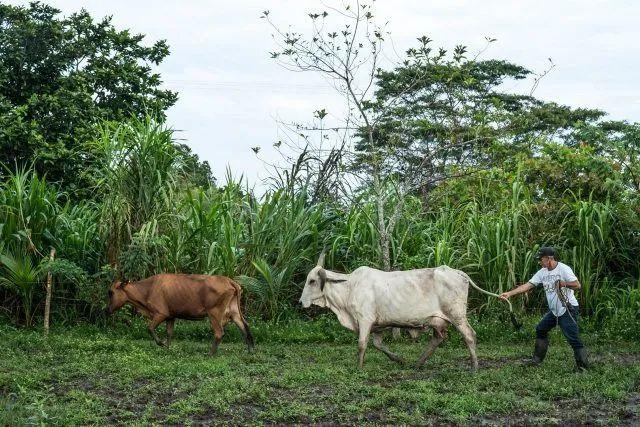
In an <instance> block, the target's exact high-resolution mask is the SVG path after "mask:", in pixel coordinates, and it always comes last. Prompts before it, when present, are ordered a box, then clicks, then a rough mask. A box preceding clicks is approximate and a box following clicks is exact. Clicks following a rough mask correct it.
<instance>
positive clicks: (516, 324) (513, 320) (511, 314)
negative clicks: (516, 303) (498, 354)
mask: <svg viewBox="0 0 640 427" xmlns="http://www.w3.org/2000/svg"><path fill="white" fill-rule="evenodd" d="M458 274H460V275H461V276H462V277H464V278H465V279H467V281H468V282H469V283H470V284H471V286H473V287H474V288H476V289H477V290H478V291H480V292H482V293H483V294H486V295H490V296H492V297H496V298H500V295H498V294H494V293H493V292H489V291H486V290H484V289H482V288H481V287H480V286H478V285H476V284H475V282H474V281H473V280H472V279H471V277H469V275H468V274H466V273H464V272H462V271H459V272H458ZM505 301H507V304H509V317H510V319H511V323H512V324H513V327H514V328H515V329H516V330H518V329H520V328H521V327H522V323H520V322H518V319H517V318H516V315H515V314H514V312H513V305H511V301H509V300H505Z"/></svg>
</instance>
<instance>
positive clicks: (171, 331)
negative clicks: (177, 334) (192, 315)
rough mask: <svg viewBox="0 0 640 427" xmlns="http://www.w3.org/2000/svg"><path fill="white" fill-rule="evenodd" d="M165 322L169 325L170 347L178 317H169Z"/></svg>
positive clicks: (168, 338)
mask: <svg viewBox="0 0 640 427" xmlns="http://www.w3.org/2000/svg"><path fill="white" fill-rule="evenodd" d="M165 323H166V325H167V347H169V346H170V345H171V338H173V325H174V324H175V323H176V319H167V321H166V322H165Z"/></svg>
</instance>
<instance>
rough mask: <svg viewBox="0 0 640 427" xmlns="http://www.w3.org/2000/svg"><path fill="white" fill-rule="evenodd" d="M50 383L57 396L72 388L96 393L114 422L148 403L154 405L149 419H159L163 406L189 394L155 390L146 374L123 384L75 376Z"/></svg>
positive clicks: (131, 415)
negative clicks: (129, 383)
mask: <svg viewBox="0 0 640 427" xmlns="http://www.w3.org/2000/svg"><path fill="white" fill-rule="evenodd" d="M51 386H52V390H53V392H54V393H55V394H56V395H58V396H66V395H67V394H68V393H69V392H72V391H74V390H80V391H83V392H86V393H91V394H94V395H96V396H99V397H100V398H102V399H103V400H104V401H105V404H106V406H107V407H108V408H109V412H108V413H107V420H108V421H109V423H116V424H119V423H125V422H127V421H131V419H132V418H135V417H139V416H140V414H143V413H144V412H145V411H146V409H147V407H148V406H149V405H150V404H151V405H153V415H151V419H150V420H149V421H155V422H160V421H162V420H164V419H165V418H166V415H167V414H166V411H165V408H166V407H167V406H168V405H170V404H171V403H173V402H175V401H176V400H178V399H181V398H183V397H185V396H186V395H187V394H188V392H187V391H185V390H177V389H172V390H164V389H163V390H156V389H154V387H153V381H152V380H150V379H148V378H140V379H137V380H135V381H134V382H133V383H132V384H131V385H130V386H127V387H126V388H123V387H121V386H114V385H113V384H109V383H108V381H105V382H102V381H99V380H96V379H93V378H76V379H73V380H71V381H65V382H64V383H62V382H60V381H57V380H56V381H53V382H52V383H51Z"/></svg>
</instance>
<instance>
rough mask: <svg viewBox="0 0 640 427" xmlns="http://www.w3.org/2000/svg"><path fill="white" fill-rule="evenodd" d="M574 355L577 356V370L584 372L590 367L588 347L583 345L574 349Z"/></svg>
mask: <svg viewBox="0 0 640 427" xmlns="http://www.w3.org/2000/svg"><path fill="white" fill-rule="evenodd" d="M573 356H574V357H575V358H576V372H584V371H586V370H588V369H589V361H588V360H587V349H586V348H584V347H581V348H575V349H573Z"/></svg>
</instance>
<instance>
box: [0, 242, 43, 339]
mask: <svg viewBox="0 0 640 427" xmlns="http://www.w3.org/2000/svg"><path fill="white" fill-rule="evenodd" d="M42 276H43V269H42V267H41V266H39V265H37V264H34V263H33V262H32V260H31V257H30V256H29V254H27V253H24V252H22V253H20V252H14V253H11V252H4V253H2V254H0V286H6V287H8V288H9V290H10V291H11V292H13V293H15V294H16V295H17V296H18V297H19V298H20V300H21V302H22V309H23V311H24V324H25V326H27V327H30V326H31V325H32V322H33V306H34V302H35V301H34V300H35V296H36V293H38V292H39V291H40V290H41V287H42V286H41V285H42V283H41V279H42Z"/></svg>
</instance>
